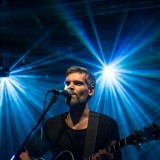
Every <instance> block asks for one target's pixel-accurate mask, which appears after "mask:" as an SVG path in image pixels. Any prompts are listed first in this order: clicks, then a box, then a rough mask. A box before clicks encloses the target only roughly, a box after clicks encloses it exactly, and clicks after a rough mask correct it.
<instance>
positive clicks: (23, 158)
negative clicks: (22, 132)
mask: <svg viewBox="0 0 160 160" xmlns="http://www.w3.org/2000/svg"><path fill="white" fill-rule="evenodd" d="M19 158H20V159H21V160H31V159H30V157H29V154H28V152H27V151H25V152H22V153H21V154H20V155H19Z"/></svg>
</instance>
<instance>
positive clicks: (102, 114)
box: [90, 111, 117, 123]
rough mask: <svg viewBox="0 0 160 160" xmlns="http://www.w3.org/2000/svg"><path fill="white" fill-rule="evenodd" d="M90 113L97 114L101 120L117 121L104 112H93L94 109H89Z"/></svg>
mask: <svg viewBox="0 0 160 160" xmlns="http://www.w3.org/2000/svg"><path fill="white" fill-rule="evenodd" d="M90 113H91V114H92V113H93V114H97V115H98V117H99V120H100V121H102V122H107V123H108V122H110V123H117V122H116V120H115V119H114V118H112V117H110V116H108V115H106V114H104V113H99V112H95V111H91V112H90Z"/></svg>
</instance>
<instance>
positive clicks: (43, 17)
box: [0, 0, 160, 69]
mask: <svg viewBox="0 0 160 160" xmlns="http://www.w3.org/2000/svg"><path fill="white" fill-rule="evenodd" d="M159 10H160V1H159V0H143V1H141V0H139V1H138V0H132V1H128V2H127V1H121V0H113V1H110V0H100V1H98V0H91V1H74V0H65V1H62V0H57V1H56V0H37V1H36V0H23V1H22V0H1V1H0V56H1V57H0V65H1V66H2V67H4V68H7V69H9V68H10V67H11V66H12V65H13V64H14V63H16V61H18V60H21V61H22V63H20V62H19V65H23V64H24V63H31V62H34V61H35V60H36V59H40V58H41V57H44V56H47V55H50V54H51V53H53V50H54V51H60V52H64V51H65V52H64V54H62V55H63V56H64V55H65V56H66V54H68V56H73V55H72V54H71V55H70V54H69V53H70V52H71V51H72V53H74V54H81V56H82V57H84V56H85V57H86V58H90V55H89V54H87V51H86V50H85V47H84V45H82V42H80V41H79V39H78V38H77V36H75V33H74V32H73V30H74V29H73V28H72V22H73V20H74V24H76V25H77V26H78V28H79V29H80V30H78V31H79V32H82V33H83V32H84V31H85V34H86V35H87V37H89V40H90V41H91V43H92V44H94V47H95V48H96V47H98V46H97V43H96V37H95V34H94V31H93V27H92V26H91V19H89V13H92V16H93V18H94V22H95V24H96V29H97V31H98V34H99V37H100V40H101V44H103V43H106V41H107V43H108V45H107V47H106V48H104V50H106V53H107V52H110V51H111V50H112V47H113V46H112V43H114V40H115V37H116V36H117V34H118V30H119V27H120V23H121V22H122V20H123V17H124V16H126V17H127V18H126V20H125V25H124V26H123V30H122V32H125V33H129V32H130V27H131V26H132V27H133V26H134V29H135V30H137V31H138V30H139V29H142V28H143V26H145V23H148V20H149V19H152V17H155V16H157V15H158V17H160V16H159V15H160V11H159ZM68 15H69V16H68ZM71 20H72V21H71ZM158 23H159V18H158V19H157V24H158ZM158 25H159V24H158ZM140 27H141V28H140ZM79 34H81V33H79ZM123 40H125V37H124V39H123ZM83 50H84V52H83ZM24 55H27V56H26V57H25V59H24V58H22V56H24ZM62 55H61V54H58V53H57V54H56V52H55V56H57V57H58V56H62ZM68 63H70V62H68ZM17 67H18V65H17Z"/></svg>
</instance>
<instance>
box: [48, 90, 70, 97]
mask: <svg viewBox="0 0 160 160" xmlns="http://www.w3.org/2000/svg"><path fill="white" fill-rule="evenodd" d="M49 92H53V93H54V94H56V95H63V96H65V97H66V98H70V97H71V95H72V91H71V90H70V89H66V90H57V89H51V90H49Z"/></svg>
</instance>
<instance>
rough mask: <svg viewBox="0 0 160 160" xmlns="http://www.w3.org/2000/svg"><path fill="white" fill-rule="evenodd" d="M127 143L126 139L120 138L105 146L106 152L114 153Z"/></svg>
mask: <svg viewBox="0 0 160 160" xmlns="http://www.w3.org/2000/svg"><path fill="white" fill-rule="evenodd" d="M127 145H128V144H127V139H126V138H124V139H121V140H120V141H118V142H116V143H115V144H114V145H112V146H108V147H106V148H105V150H106V151H107V152H108V153H115V152H116V151H118V150H120V149H121V148H123V147H125V146H127Z"/></svg>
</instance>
